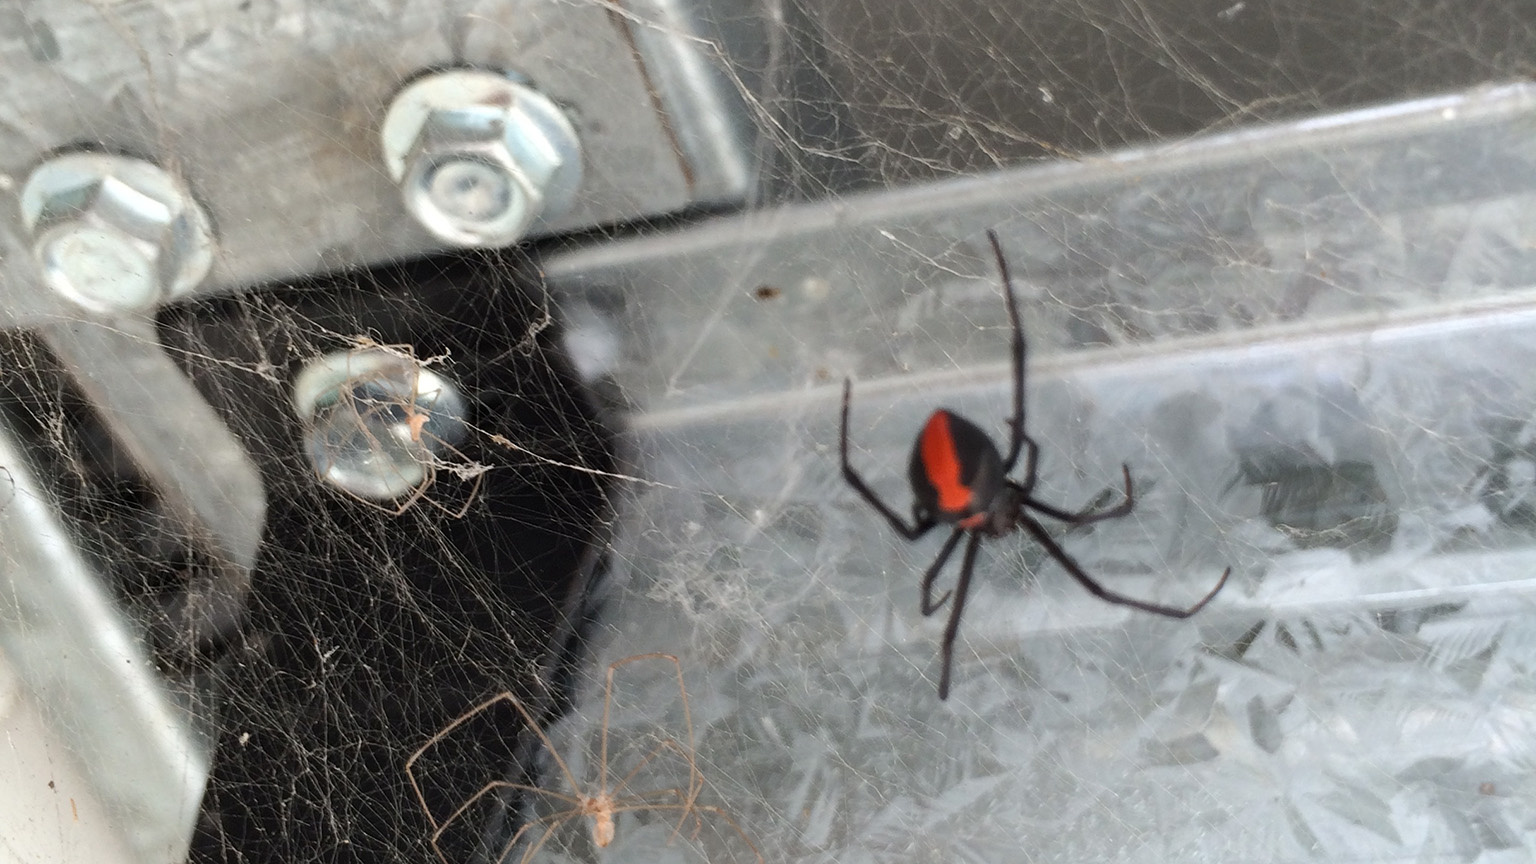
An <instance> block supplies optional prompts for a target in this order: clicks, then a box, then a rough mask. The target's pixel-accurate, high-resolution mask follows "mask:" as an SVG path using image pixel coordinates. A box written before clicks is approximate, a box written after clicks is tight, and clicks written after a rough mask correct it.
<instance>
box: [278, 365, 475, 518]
mask: <svg viewBox="0 0 1536 864" xmlns="http://www.w3.org/2000/svg"><path fill="white" fill-rule="evenodd" d="M293 407H294V411H295V413H296V414H297V415H298V417H299V419H300V420H301V421H303V423H304V425H305V435H304V439H305V440H304V445H305V453H306V455H307V456H308V457H309V460H310V463H311V464H312V465H314V468H315V473H317V474H319V475H320V477H321V478H323V479H324V480H326V481H327V482H329V483H331V484H332V485H334V486H336V487H337V488H339V489H341V490H343V491H345V492H349V493H351V494H353V495H356V496H358V497H359V498H363V499H367V500H370V501H392V500H397V499H400V498H406V497H407V496H409V497H410V499H414V498H415V497H416V496H417V495H418V494H419V493H420V492H421V491H422V490H424V489H425V487H426V485H427V484H428V483H429V482H431V480H432V478H433V476H434V474H435V472H436V469H437V466H438V465H441V464H445V462H446V460H447V459H448V457H449V456H450V455H451V454H453V453H454V452H455V451H454V450H453V447H454V445H456V444H459V443H461V442H462V441H463V440H464V437H465V435H466V434H467V432H468V426H467V425H466V423H465V421H464V416H465V402H464V396H463V394H462V393H460V392H459V389H458V388H457V387H455V386H454V385H453V384H452V383H451V382H449V381H448V380H447V379H445V378H443V377H442V376H441V375H438V374H437V373H436V372H433V371H432V370H430V369H427V368H424V367H423V366H422V364H421V363H420V362H419V361H417V360H416V359H414V358H412V357H410V356H409V355H405V354H402V353H401V352H399V351H397V350H395V349H389V348H365V349H360V350H356V351H345V352H337V353H334V354H328V355H326V356H324V357H321V358H320V359H318V360H316V361H314V362H312V363H310V364H309V365H308V366H306V367H305V368H304V370H303V371H301V372H300V373H299V375H298V377H297V378H296V379H295V381H294V387H293ZM407 503H409V502H407Z"/></svg>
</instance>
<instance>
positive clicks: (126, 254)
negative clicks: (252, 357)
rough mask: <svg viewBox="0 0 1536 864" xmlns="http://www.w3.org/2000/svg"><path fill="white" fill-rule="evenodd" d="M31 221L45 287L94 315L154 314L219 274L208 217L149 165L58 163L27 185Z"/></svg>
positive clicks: (103, 158) (101, 159)
mask: <svg viewBox="0 0 1536 864" xmlns="http://www.w3.org/2000/svg"><path fill="white" fill-rule="evenodd" d="M21 215H22V222H23V224H25V225H26V227H27V230H28V231H29V232H30V233H31V235H32V253H33V256H34V257H35V258H36V259H37V263H38V265H39V266H40V267H41V268H42V274H43V280H44V282H45V283H46V284H47V285H48V286H49V287H50V288H52V289H53V290H54V291H55V292H56V293H58V294H59V295H60V296H62V297H64V298H65V299H66V300H68V301H69V302H71V303H72V304H74V305H75V306H77V307H79V308H81V309H84V310H86V311H89V312H93V313H98V314H108V315H110V314H122V313H130V312H140V311H145V310H148V309H152V308H154V307H155V306H158V305H160V304H162V303H166V302H169V301H171V300H174V299H176V298H178V297H181V296H183V295H185V294H187V293H188V292H190V291H191V290H192V289H193V288H196V287H197V285H198V283H200V282H202V280H203V278H204V277H205V276H207V275H208V270H209V268H210V267H211V266H212V265H213V247H214V238H213V231H212V228H211V227H210V225H209V222H208V216H207V214H205V213H204V212H203V209H202V207H200V206H199V205H198V203H197V201H196V200H195V199H194V198H193V197H192V195H191V193H190V192H189V191H188V190H187V188H186V187H185V186H184V185H182V184H181V183H180V182H179V181H178V180H176V178H174V177H172V176H171V175H170V174H168V173H166V172H165V171H164V170H162V169H161V168H159V167H158V166H156V165H154V164H152V163H149V162H145V161H143V160H140V159H134V158H131V157H127V156H119V155H115V154H110V153H83V152H76V153H66V154H63V155H61V156H56V157H54V158H52V159H49V160H48V161H46V162H44V163H42V164H41V165H39V166H37V168H35V169H34V170H33V171H32V173H31V174H30V175H29V176H28V177H27V182H26V185H25V186H23V187H22V192H21Z"/></svg>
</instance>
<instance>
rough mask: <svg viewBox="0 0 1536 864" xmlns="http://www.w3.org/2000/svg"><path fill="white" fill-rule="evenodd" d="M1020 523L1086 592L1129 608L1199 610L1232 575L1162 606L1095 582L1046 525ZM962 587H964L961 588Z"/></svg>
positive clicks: (1179, 614) (1169, 612) (1184, 614)
mask: <svg viewBox="0 0 1536 864" xmlns="http://www.w3.org/2000/svg"><path fill="white" fill-rule="evenodd" d="M1019 524H1020V525H1022V526H1024V530H1026V531H1028V532H1029V533H1030V536H1032V537H1034V538H1035V540H1036V541H1037V542H1039V543H1040V545H1041V546H1044V547H1045V551H1046V552H1047V553H1049V554H1050V556H1051V557H1052V558H1055V559H1056V563H1057V564H1060V565H1061V566H1062V569H1064V570H1066V571H1067V573H1068V574H1070V575H1071V576H1072V578H1073V579H1076V580H1077V581H1078V583H1079V584H1081V585H1082V586H1083V587H1084V588H1086V589H1088V593H1090V594H1092V595H1093V596H1095V597H1097V598H1099V599H1100V600H1103V601H1105V602H1106V603H1114V604H1115V605H1117V606H1129V607H1131V608H1132V609H1140V610H1141V611H1143V612H1150V613H1152V614H1153V615H1162V616H1164V617H1166V618H1188V617H1189V616H1191V615H1193V614H1195V613H1196V612H1199V611H1200V610H1201V609H1204V608H1205V604H1207V603H1209V602H1211V598H1213V597H1215V596H1216V592H1218V591H1220V590H1221V588H1222V586H1223V585H1226V584H1227V577H1228V576H1230V575H1232V568H1231V567H1228V568H1227V569H1226V570H1223V571H1222V573H1221V578H1220V579H1218V580H1216V587H1214V588H1212V589H1211V590H1210V591H1208V592H1206V595H1205V596H1204V597H1201V598H1200V599H1199V600H1198V601H1197V602H1196V603H1195V605H1193V606H1190V607H1188V608H1187V609H1180V608H1179V607H1177V606H1163V605H1161V604H1158V603H1148V602H1146V601H1145V600H1137V599H1136V598H1134V597H1127V596H1125V595H1124V594H1117V593H1115V592H1113V591H1111V590H1109V589H1108V588H1105V587H1104V586H1103V585H1100V584H1099V583H1098V582H1095V581H1094V579H1093V577H1092V576H1089V575H1088V574H1087V573H1086V572H1084V571H1083V568H1082V565H1080V564H1078V563H1077V559H1075V558H1073V557H1072V556H1071V555H1068V554H1067V550H1065V549H1063V548H1061V545H1060V544H1059V543H1057V542H1056V541H1055V540H1052V539H1051V535H1050V534H1049V533H1047V532H1046V530H1045V527H1044V526H1042V525H1041V524H1040V523H1039V522H1036V521H1035V520H1034V519H1031V518H1030V517H1028V516H1021V517H1020V518H1019ZM961 590H962V591H963V590H964V589H961ZM962 597H963V595H962Z"/></svg>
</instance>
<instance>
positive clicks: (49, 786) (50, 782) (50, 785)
mask: <svg viewBox="0 0 1536 864" xmlns="http://www.w3.org/2000/svg"><path fill="white" fill-rule="evenodd" d="M1484 785H1486V784H1484ZM48 788H49V789H52V788H53V781H52V780H49V781H48Z"/></svg>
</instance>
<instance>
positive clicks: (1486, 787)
mask: <svg viewBox="0 0 1536 864" xmlns="http://www.w3.org/2000/svg"><path fill="white" fill-rule="evenodd" d="M48 785H49V786H52V785H53V784H52V783H49V784H48ZM1498 791H1499V789H1498V787H1497V786H1494V785H1493V784H1492V783H1483V784H1481V785H1479V786H1478V787H1477V794H1479V795H1494V794H1497V793H1498Z"/></svg>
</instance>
